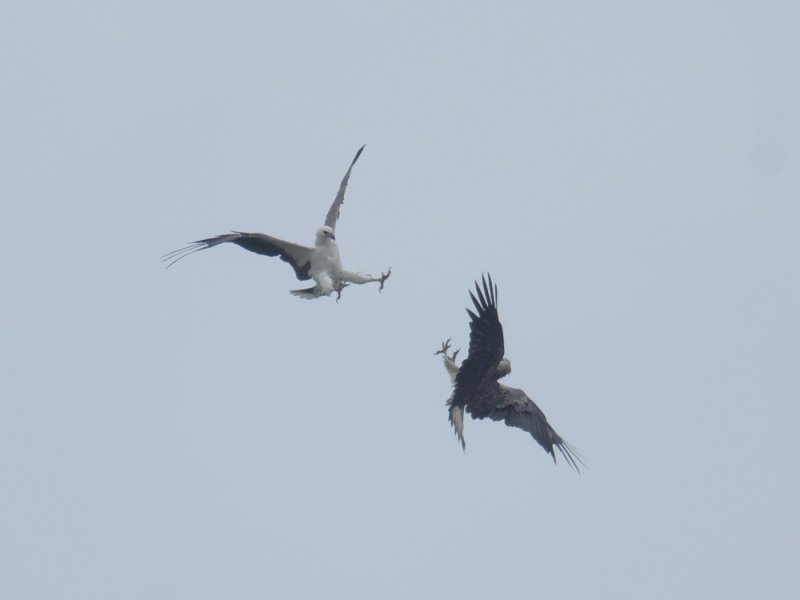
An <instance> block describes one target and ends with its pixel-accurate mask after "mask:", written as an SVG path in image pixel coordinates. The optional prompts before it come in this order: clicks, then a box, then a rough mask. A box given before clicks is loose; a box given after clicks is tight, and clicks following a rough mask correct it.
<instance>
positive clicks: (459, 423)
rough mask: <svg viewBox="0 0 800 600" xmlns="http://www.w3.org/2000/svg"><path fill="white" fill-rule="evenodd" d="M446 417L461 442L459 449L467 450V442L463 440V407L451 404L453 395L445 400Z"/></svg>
mask: <svg viewBox="0 0 800 600" xmlns="http://www.w3.org/2000/svg"><path fill="white" fill-rule="evenodd" d="M447 407H448V409H449V410H448V415H447V416H448V418H449V420H450V424H451V425H452V426H453V430H454V431H455V434H456V437H457V438H458V441H459V442H461V449H462V450H464V451H466V450H467V442H466V441H465V440H464V407H463V406H453V397H452V396H450V398H449V399H448V400H447Z"/></svg>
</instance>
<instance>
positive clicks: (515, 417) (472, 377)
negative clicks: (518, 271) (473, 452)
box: [435, 275, 583, 472]
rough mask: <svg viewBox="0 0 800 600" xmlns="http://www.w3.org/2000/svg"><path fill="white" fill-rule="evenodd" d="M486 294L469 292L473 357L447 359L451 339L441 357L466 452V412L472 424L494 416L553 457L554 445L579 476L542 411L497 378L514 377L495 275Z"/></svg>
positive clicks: (572, 453) (570, 452) (573, 455)
mask: <svg viewBox="0 0 800 600" xmlns="http://www.w3.org/2000/svg"><path fill="white" fill-rule="evenodd" d="M482 280H483V289H481V287H479V286H478V282H477V281H476V282H475V292H476V294H477V297H476V295H475V294H473V293H472V292H470V294H469V295H470V298H471V299H472V304H473V305H474V306H475V311H476V312H472V311H471V310H470V309H469V308H468V309H467V314H469V317H470V324H469V328H470V335H469V354H468V355H467V358H466V359H465V360H464V361H463V362H462V363H461V367H459V366H458V365H457V364H456V356H457V355H458V350H456V351H455V352H453V353H452V354H448V350H449V349H450V340H449V339H448V340H447V341H446V342H444V343H443V344H442V348H441V350H438V351H437V352H436V353H435V354H441V355H442V358H443V360H444V366H445V369H447V372H448V373H449V374H450V379H451V382H452V383H453V386H454V388H453V393H452V394H451V395H450V398H449V399H448V401H447V407H448V410H449V417H450V423H451V424H452V425H453V428H454V429H455V434H456V437H457V438H458V440H459V441H460V442H461V447H462V448H463V449H465V450H466V442H465V441H464V409H466V411H467V412H468V413H469V414H470V415H472V418H473V419H485V418H486V417H489V418H490V419H492V420H493V421H505V423H506V425H508V426H510V427H519V428H520V429H522V430H524V431H527V432H528V433H530V434H531V436H533V439H535V440H536V441H537V442H538V443H539V445H540V446H542V448H544V449H545V451H546V452H547V453H548V454H550V455H551V456H552V457H553V462H556V455H555V452H553V446H555V447H556V448H558V450H559V451H560V452H561V455H562V456H563V457H564V460H566V461H567V463H569V464H570V465H571V466H572V467H573V468H574V469H575V470H576V471H579V472H580V469H579V468H578V463H580V464H581V465H583V461H582V460H581V458H580V455H579V454H578V452H577V451H576V450H575V449H574V448H573V447H572V446H570V445H569V444H568V443H567V442H565V441H564V439H563V438H562V437H561V436H560V435H558V434H557V433H556V431H555V429H553V428H552V427H551V426H550V423H548V422H547V417H545V416H544V413H543V412H542V410H541V409H540V408H539V407H538V406H536V404H534V402H533V400H531V399H530V398H528V396H527V394H525V392H523V391H522V390H518V389H516V388H512V387H508V386H505V385H503V384H501V383H499V382H498V379H500V378H501V377H505V376H506V375H508V374H509V373H510V372H511V363H510V362H509V360H508V359H507V358H505V356H504V354H505V347H504V342H503V326H502V325H501V324H500V318H499V317H498V314H497V286H496V285H494V284H493V283H492V277H491V275H490V276H489V277H488V283H487V278H486V277H483V278H482Z"/></svg>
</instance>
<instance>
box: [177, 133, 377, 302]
mask: <svg viewBox="0 0 800 600" xmlns="http://www.w3.org/2000/svg"><path fill="white" fill-rule="evenodd" d="M363 150H364V146H361V148H359V149H358V152H356V155H355V157H354V158H353V162H351V163H350V166H349V167H348V169H347V172H346V173H345V174H344V178H343V179H342V183H341V184H340V185H339V192H338V193H337V194H336V198H335V199H334V201H333V204H331V207H330V209H329V210H328V214H327V216H326V217H325V224H324V225H323V226H322V227H320V228H319V229H317V235H316V239H315V240H314V247H313V248H309V247H307V246H301V245H300V244H295V243H293V242H287V241H284V240H281V239H278V238H276V237H272V236H270V235H266V234H263V233H243V232H241V231H234V232H231V233H225V234H222V235H218V236H215V237H211V238H207V239H204V240H198V241H196V242H192V243H191V244H189V245H188V246H185V247H183V248H179V249H178V250H174V251H172V252H168V253H167V254H165V255H164V256H163V257H162V262H166V263H167V268H169V267H171V266H172V265H174V264H175V263H176V262H178V261H179V260H181V259H182V258H185V257H187V256H189V255H190V254H192V253H194V252H197V251H198V250H205V249H207V248H212V247H214V246H218V245H220V244H224V243H226V242H232V243H234V244H236V245H237V246H241V247H242V248H244V249H245V250H249V251H250V252H255V253H256V254H263V255H265V256H278V257H280V259H281V260H282V261H284V262H287V263H289V264H290V265H291V266H292V268H293V269H294V273H295V275H296V276H297V278H298V279H299V280H300V281H306V280H309V279H313V280H314V282H315V285H313V286H311V287H309V288H304V289H300V290H291V292H292V294H294V295H295V296H299V297H300V298H307V299H312V298H319V297H320V296H329V295H330V294H331V293H332V292H336V294H337V301H338V299H339V298H340V297H341V293H342V290H343V289H344V288H345V287H346V286H347V285H348V284H350V283H355V284H363V283H370V282H373V281H376V282H378V283H380V287H379V288H378V291H381V290H382V289H383V284H384V282H385V281H386V280H387V279H388V278H389V276H390V275H391V274H392V270H391V268H389V269H388V270H387V271H386V273H381V276H380V277H373V276H372V275H368V274H365V273H358V272H356V271H348V270H346V269H344V268H343V267H342V261H341V258H340V257H339V247H338V246H337V245H336V235H335V234H336V221H337V220H338V218H339V210H340V209H341V207H342V204H343V203H344V191H345V189H346V188H347V180H348V179H350V171H351V170H352V169H353V165H354V164H356V161H357V160H358V157H359V156H361V152H362V151H363Z"/></svg>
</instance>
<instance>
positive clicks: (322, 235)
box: [316, 225, 336, 246]
mask: <svg viewBox="0 0 800 600" xmlns="http://www.w3.org/2000/svg"><path fill="white" fill-rule="evenodd" d="M329 240H333V241H334V242H335V241H336V236H335V235H334V234H333V228H332V227H328V226H327V225H323V226H322V227H320V228H319V229H317V240H316V244H317V246H321V245H323V244H326V243H328V241H329Z"/></svg>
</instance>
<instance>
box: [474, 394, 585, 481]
mask: <svg viewBox="0 0 800 600" xmlns="http://www.w3.org/2000/svg"><path fill="white" fill-rule="evenodd" d="M496 386H497V389H496V390H493V391H494V393H489V394H486V395H484V396H483V397H482V398H480V400H481V401H482V402H481V403H476V404H474V405H468V406H467V412H469V413H470V414H471V415H472V416H473V418H476V419H483V418H486V417H489V418H490V419H493V420H495V421H505V424H506V425H508V426H509V427H519V428H520V429H522V430H524V431H527V432H528V433H530V434H531V436H533V439H535V440H536V441H537V442H539V445H540V446H541V447H542V448H544V449H545V450H546V451H547V453H548V454H550V455H551V456H552V457H553V462H555V461H556V455H555V452H553V446H555V447H556V448H558V450H559V451H560V452H561V454H562V456H563V457H564V460H566V461H567V462H568V463H569V464H570V465H571V466H572V467H573V468H574V469H575V470H576V471H578V472H580V469H579V468H578V463H580V464H581V465H583V464H584V463H583V461H582V460H581V457H580V454H578V451H577V450H575V448H573V447H572V446H570V445H569V444H568V443H567V442H565V441H564V439H563V438H562V437H561V436H560V435H558V434H557V433H556V430H555V429H553V428H552V427H551V426H550V423H548V422H547V417H545V416H544V413H543V412H542V410H541V409H540V408H539V407H538V406H536V404H535V403H534V402H533V400H531V399H530V398H528V395H527V394H526V393H525V392H523V391H522V390H518V389H516V388H510V387H507V386H505V385H500V384H499V383H498V384H496Z"/></svg>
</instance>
